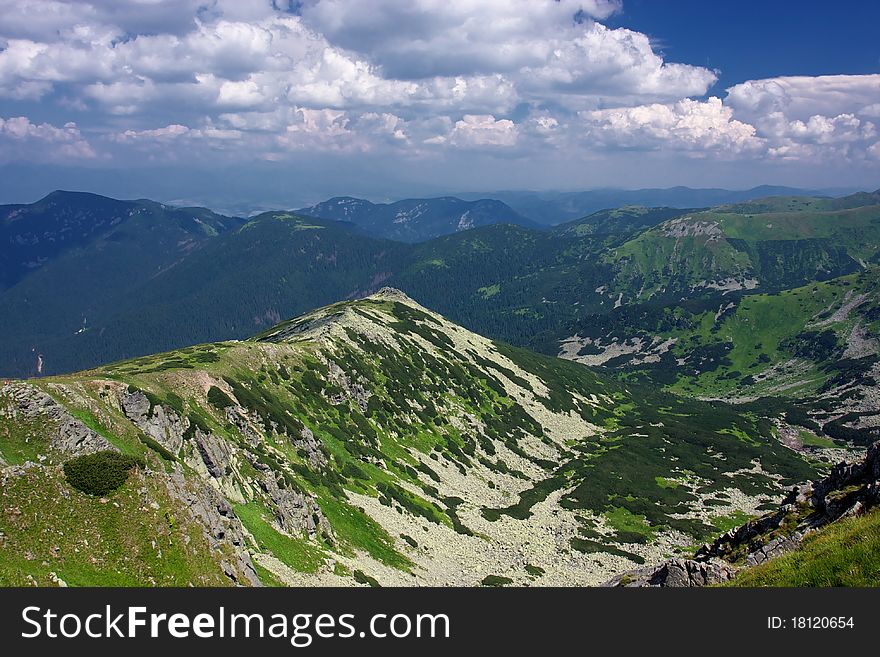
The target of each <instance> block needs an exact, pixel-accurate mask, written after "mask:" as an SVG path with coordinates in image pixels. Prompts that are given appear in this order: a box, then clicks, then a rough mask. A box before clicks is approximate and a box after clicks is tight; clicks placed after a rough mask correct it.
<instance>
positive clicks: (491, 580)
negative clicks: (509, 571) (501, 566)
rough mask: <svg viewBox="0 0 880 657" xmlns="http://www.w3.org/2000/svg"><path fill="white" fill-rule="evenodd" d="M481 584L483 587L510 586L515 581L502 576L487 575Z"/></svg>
mask: <svg viewBox="0 0 880 657" xmlns="http://www.w3.org/2000/svg"><path fill="white" fill-rule="evenodd" d="M480 584H482V585H483V586H507V585H508V584H513V580H512V579H510V578H509V577H502V576H501V575H486V576H485V577H484V578H483V579H482V581H481V582H480Z"/></svg>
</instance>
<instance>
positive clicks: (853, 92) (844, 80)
mask: <svg viewBox="0 0 880 657" xmlns="http://www.w3.org/2000/svg"><path fill="white" fill-rule="evenodd" d="M725 102H726V103H727V104H728V105H730V106H731V107H733V109H734V110H736V112H737V114H738V115H739V116H742V117H744V118H746V119H749V120H755V119H758V118H760V117H761V116H765V115H767V114H771V113H773V112H782V113H783V114H784V115H785V116H786V117H788V118H789V119H791V120H794V119H800V120H802V121H803V120H807V119H809V118H810V117H812V116H815V115H822V116H837V115H839V114H844V113H847V112H851V113H856V114H860V113H861V111H862V110H867V111H869V112H870V111H872V110H871V107H872V105H874V104H877V103H880V75H823V76H817V77H807V76H791V77H778V78H771V79H767V80H749V81H747V82H743V83H742V84H737V85H735V86H733V87H730V88H729V89H728V90H727V98H726V100H725Z"/></svg>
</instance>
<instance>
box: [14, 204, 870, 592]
mask: <svg viewBox="0 0 880 657" xmlns="http://www.w3.org/2000/svg"><path fill="white" fill-rule="evenodd" d="M341 200H343V201H345V202H343V203H339V202H333V203H329V202H328V203H329V205H328V204H321V205H319V206H314V208H313V209H310V210H309V211H310V212H312V213H313V214H316V215H325V216H324V217H317V216H308V215H306V214H302V213H299V212H284V211H273V212H266V213H262V214H260V215H257V216H255V217H253V218H250V219H242V218H236V217H225V216H222V215H218V214H216V213H213V212H211V211H209V210H205V209H201V208H174V207H170V206H166V205H163V204H160V203H155V202H152V201H146V200H142V201H117V200H114V199H108V198H104V197H96V196H93V195H90V194H81V193H72V192H55V193H53V194H51V195H49V196H48V197H46V198H45V199H43V200H41V201H39V202H38V203H35V204H32V205H18V206H4V207H3V208H0V236H2V241H0V245H2V248H0V253H2V255H3V259H2V273H3V287H2V288H0V316H2V317H3V318H4V321H3V322H2V323H0V366H2V370H0V371H2V373H3V374H5V375H8V376H17V377H21V376H30V377H35V378H30V379H28V380H27V381H22V380H9V381H6V382H4V383H3V384H2V388H0V478H2V484H3V485H2V487H0V488H2V492H0V495H2V496H3V498H4V499H3V503H2V505H0V507H2V508H3V509H6V510H9V509H12V510H16V509H17V510H18V512H19V513H13V512H11V511H10V512H9V513H6V512H4V514H5V515H0V552H2V553H3V558H2V559H0V563H2V564H3V565H2V567H0V583H4V584H29V583H30V584H32V583H41V584H50V583H57V582H64V583H69V584H117V585H130V584H142V583H150V584H165V585H184V584H203V585H218V584H248V585H256V584H261V583H262V584H310V585H312V584H360V585H376V584H381V585H387V584H395V585H403V584H418V585H440V584H444V585H445V584H457V585H475V584H482V585H505V584H515V585H551V584H598V583H601V582H605V581H611V582H612V583H613V584H616V585H637V584H638V585H681V583H682V582H686V583H687V584H688V585H693V584H695V583H696V584H700V583H703V584H704V583H710V582H723V581H726V580H727V579H729V578H730V577H733V576H734V575H736V578H737V579H736V580H735V581H740V582H748V581H760V580H754V579H750V578H759V577H765V578H771V579H768V580H767V581H773V582H775V583H785V582H786V581H788V582H791V581H795V580H794V579H793V578H794V575H792V574H790V572H789V571H786V570H784V568H785V566H784V564H787V563H797V564H808V565H805V566H804V568H807V567H809V568H810V569H812V570H810V572H814V573H818V574H815V577H816V578H819V579H815V580H811V581H817V582H818V581H825V580H821V578H822V577H843V575H833V576H832V575H827V574H823V573H826V571H825V570H822V569H821V568H819V569H818V570H817V568H818V566H816V565H815V564H816V559H817V557H816V553H815V550H814V548H813V547H812V546H813V544H814V542H815V541H814V539H813V538H812V536H813V534H811V532H814V530H815V531H816V532H819V531H820V530H821V532H823V533H822V537H820V538H819V539H816V541H819V542H820V544H826V543H829V542H830V544H831V547H830V548H829V547H826V548H824V549H826V550H833V551H834V554H835V555H836V556H835V558H836V559H837V561H836V562H835V563H839V564H840V565H839V566H835V568H838V570H837V571H835V572H839V570H840V569H845V568H846V560H847V559H849V558H854V557H852V556H851V555H852V552H851V551H847V550H849V548H847V547H846V546H847V545H848V544H847V543H846V541H847V540H848V539H847V538H846V537H847V536H850V534H851V532H853V531H863V532H866V534H865V535H866V536H867V535H872V532H874V527H875V524H876V523H875V522H874V520H873V517H874V516H873V515H866V516H865V517H864V519H862V518H861V516H860V517H859V519H858V522H856V521H853V522H856V524H854V525H853V527H849V525H847V524H846V521H845V520H844V516H845V515H847V514H848V515H853V514H855V515H859V514H863V513H866V512H867V510H868V509H869V508H871V507H872V505H873V504H874V503H875V501H876V500H874V497H872V495H873V492H872V491H874V490H875V489H874V488H872V486H874V484H873V483H872V481H873V479H871V476H873V475H870V473H869V472H868V471H871V472H873V470H871V468H873V467H874V466H873V465H870V464H869V465H865V466H863V467H862V469H860V470H859V469H854V468H855V466H853V465H845V466H839V467H836V468H831V464H833V463H834V462H836V461H839V460H841V459H845V460H849V461H850V462H852V460H853V459H856V458H858V457H859V456H860V454H861V452H862V450H864V449H865V448H866V447H869V448H870V446H871V445H872V444H874V443H875V442H876V441H878V440H880V390H878V386H877V381H878V380H880V357H878V353H880V190H878V191H876V192H858V193H855V194H851V195H848V196H844V197H837V198H833V197H817V196H771V197H766V198H759V199H754V200H746V201H742V200H738V201H735V202H731V203H727V204H722V205H712V206H700V205H695V206H694V207H686V208H676V207H671V206H656V207H644V206H634V205H628V206H621V207H618V208H614V209H603V210H598V211H596V212H593V213H591V214H589V215H586V216H582V217H578V218H576V219H574V220H573V221H569V222H566V223H563V224H560V225H557V226H552V227H543V228H537V227H535V226H533V225H529V223H528V221H526V220H522V221H519V222H518V223H517V222H513V221H501V219H509V218H510V217H509V215H508V214H505V212H507V210H504V207H506V206H502V205H501V204H496V203H495V202H483V201H475V202H466V201H460V200H457V199H450V198H443V199H424V200H416V201H402V202H400V203H399V204H389V205H373V204H367V203H366V202H361V201H357V200H356V199H341ZM477 207H482V208H483V209H484V210H486V213H485V214H484V215H481V219H480V220H479V223H485V225H475V226H474V227H471V228H464V227H461V228H462V229H461V230H459V226H458V224H457V223H456V221H457V220H456V217H458V220H460V218H461V216H462V214H463V213H465V212H470V211H475V208H477ZM496 210H497V212H498V214H495V211H496ZM303 212H304V211H303ZM334 212H335V213H336V214H334ZM510 212H512V211H510ZM398 213H404V214H405V215H406V217H407V218H408V219H407V221H404V222H400V225H403V224H408V225H409V228H407V229H406V230H408V231H409V232H408V233H407V234H406V235H403V234H401V233H394V231H396V230H398V228H397V226H398V224H396V223H395V222H394V219H393V218H394V217H397V216H398ZM514 214H515V213H514ZM517 216H519V215H517ZM523 224H525V225H523ZM389 231H391V232H390V233H389ZM434 233H436V236H433V237H431V236H430V235H432V234H434ZM390 234H394V235H395V236H396V237H397V238H398V239H389V238H388V237H387V236H388V235H390ZM389 286H393V287H389ZM287 318H293V319H287ZM870 449H875V448H870ZM875 451H876V449H875ZM873 453H874V452H869V462H870V463H873V461H870V458H874V457H871V456H870V454H873ZM875 457H876V454H875ZM875 460H876V459H875ZM860 467H861V466H860ZM829 471H830V474H828V473H829ZM856 472H859V473H862V474H864V477H867V479H864V477H862V474H859V475H858V476H859V477H862V479H864V481H862V479H859V482H858V483H859V486H860V487H859V488H858V491H861V492H858V491H856V488H854V486H855V484H854V483H853V481H854V480H853V481H851V479H852V476H855V475H854V474H853V473H856ZM835 473H837V474H835ZM869 475H870V476H869ZM823 476H826V479H821V477H823ZM827 477H830V478H831V479H827ZM848 477H849V478H848ZM807 480H812V481H814V482H817V483H814V484H812V488H809V489H807V488H804V486H807V484H803V482H805V481H807ZM823 481H824V482H826V483H822V482H823ZM828 481H832V482H834V483H827V482H828ZM795 484H797V485H799V486H801V488H800V489H798V490H810V491H812V492H811V493H810V495H812V496H813V497H812V498H810V499H814V501H813V502H810V504H813V505H814V506H813V507H811V508H813V509H819V511H821V513H819V511H815V512H811V513H807V512H806V511H805V510H803V509H802V510H801V511H797V512H793V511H792V510H791V509H792V504H795V503H794V502H792V503H788V502H786V503H785V504H783V506H782V507H780V506H779V502H778V501H779V500H780V499H781V498H782V497H784V496H785V494H786V493H785V491H786V490H787V489H790V488H791V486H793V485H795ZM804 495H806V496H807V497H809V495H807V493H804ZM786 499H787V498H786ZM798 499H799V498H798ZM805 499H806V498H805ZM872 500H874V501H872ZM843 501H846V504H847V505H849V506H841V505H842V504H843ZM804 503H806V502H804ZM817 505H818V506H817ZM820 507H821V508H820ZM797 508H800V507H797ZM37 509H39V512H38V513H37V516H36V517H37V518H38V521H37V522H30V521H28V522H26V523H25V522H24V521H23V520H22V518H33V517H35V516H34V512H35V511H36V510H37ZM847 509H850V510H849V511H848V510H847ZM852 509H855V510H852ZM802 511H803V512H802ZM761 513H767V515H766V516H764V517H762V518H759V519H757V520H756V519H755V518H758V517H759V516H760V514H761ZM872 513H874V514H875V513H876V512H872ZM10 514H11V515H10ZM71 519H73V520H71ZM22 523H24V524H22ZM826 525H827V529H826ZM73 528H76V529H73ZM89 528H92V529H89ZM94 528H99V529H94ZM791 528H796V529H797V531H796V532H794V529H792V531H791V532H789V529H791ZM826 531H827V533H824V532H826ZM725 537H726V538H725ZM700 543H706V544H707V546H708V547H706V548H704V549H701V550H700V551H698V552H697V553H696V554H694V553H693V546H694V545H698V544H700ZM87 545H88V546H90V547H89V549H84V548H85V546H87ZM713 546H715V547H713ZM792 550H793V551H794V552H792V554H791V556H790V557H785V558H784V559H788V561H785V560H780V561H779V564H782V565H779V566H773V567H772V568H770V569H769V570H760V569H756V571H755V573H756V574H754V575H750V574H745V575H741V574H737V573H740V570H741V568H742V567H743V564H746V565H749V564H751V565H754V563H759V562H762V561H763V560H765V559H767V558H768V555H772V556H776V555H777V554H782V553H787V552H790V551H792ZM847 555H850V556H847ZM670 558H671V560H670ZM718 559H720V560H721V561H718ZM749 560H751V561H749ZM746 562H748V563H746ZM753 562H754V563H753ZM47 564H48V565H47ZM768 568H769V567H768ZM852 572H855V571H852ZM785 573H789V574H785ZM853 577H856V576H853ZM867 577H868V575H864V574H860V575H858V576H857V577H856V579H852V578H850V579H846V578H843V579H838V580H833V581H841V582H842V581H847V582H850V581H851V580H852V582H853V583H857V582H861V581H864V580H865V578H867ZM786 578H788V579H786ZM859 578H861V579H859ZM797 581H800V580H797Z"/></svg>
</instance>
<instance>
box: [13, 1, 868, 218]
mask: <svg viewBox="0 0 880 657" xmlns="http://www.w3.org/2000/svg"><path fill="white" fill-rule="evenodd" d="M877 25H880V3H876V2H864V1H858V2H856V1H851V0H838V2H835V3H827V2H811V1H801V2H798V3H792V2H790V1H787V0H786V1H782V0H779V1H774V0H764V1H762V2H757V1H750V0H738V1H736V2H730V1H726V2H721V1H713V2H705V1H699V2H698V1H696V0H369V1H365V0H274V1H273V0H91V1H90V2H78V1H68V2H60V1H57V0H42V1H41V2H33V0H0V202H26V201H32V200H35V199H36V198H38V197H40V196H42V195H43V194H45V193H47V192H49V191H51V190H52V189H55V188H66V189H83V190H89V191H95V192H98V193H105V194H108V195H115V196H121V197H149V198H157V199H159V200H164V201H178V202H198V203H202V204H205V205H208V206H210V207H222V206H224V204H226V205H236V206H242V205H250V206H252V207H254V208H261V207H280V206H287V207H296V205H297V204H302V205H305V204H307V203H312V202H316V201H319V200H322V199H324V198H326V197H328V196H331V195H336V194H351V195H358V196H364V197H367V198H372V199H374V200H382V199H387V198H400V197H405V196H417V195H429V194H441V193H451V192H455V191H460V192H464V191H490V190H497V189H508V190H510V189H533V190H541V189H557V190H571V189H591V188H597V187H621V188H640V187H667V186H673V185H687V186H691V187H709V186H721V187H728V188H736V189H743V188H748V187H751V186H755V185H759V184H781V185H791V186H796V187H802V188H813V187H821V188H828V187H834V186H839V187H847V188H852V187H861V188H864V189H871V190H873V189H876V188H878V187H880V39H877V38H876V33H877Z"/></svg>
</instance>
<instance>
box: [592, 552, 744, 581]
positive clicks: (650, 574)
mask: <svg viewBox="0 0 880 657" xmlns="http://www.w3.org/2000/svg"><path fill="white" fill-rule="evenodd" d="M735 574H736V568H734V567H733V566H731V565H730V564H727V563H724V562H722V561H711V562H703V561H695V560H694V559H673V560H671V561H666V562H664V563H662V564H660V565H659V566H656V567H652V568H641V569H639V570H632V571H629V572H627V573H623V574H622V575H618V576H617V577H615V578H614V579H612V580H610V581H608V582H607V583H605V585H604V586H609V587H619V586H629V587H644V586H659V587H677V588H682V587H689V586H706V585H709V584H722V583H724V582H726V581H728V580H730V579H733V576H734V575H735Z"/></svg>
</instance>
